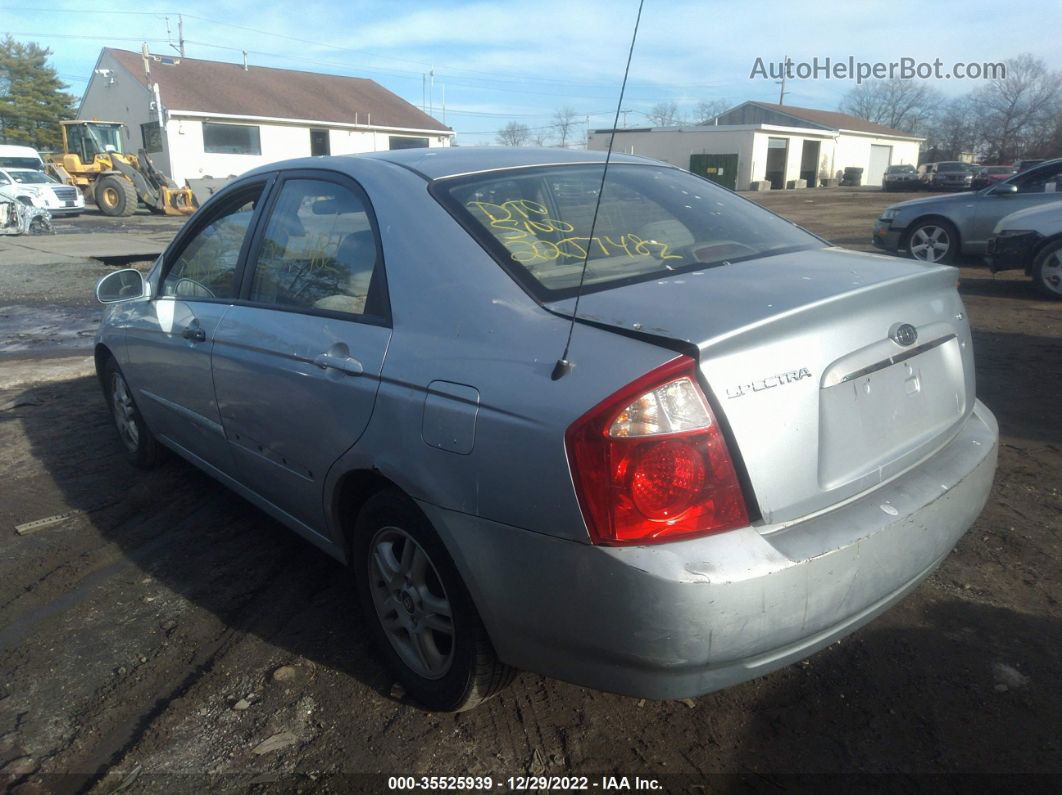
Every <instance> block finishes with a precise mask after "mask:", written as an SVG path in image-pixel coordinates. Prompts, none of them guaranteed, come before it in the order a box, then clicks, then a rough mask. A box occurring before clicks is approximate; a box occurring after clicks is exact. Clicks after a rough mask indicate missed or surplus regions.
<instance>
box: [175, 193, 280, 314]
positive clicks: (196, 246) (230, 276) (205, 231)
mask: <svg viewBox="0 0 1062 795" xmlns="http://www.w3.org/2000/svg"><path fill="white" fill-rule="evenodd" d="M261 195H262V186H261V185H256V186H253V187H251V188H248V189H247V190H246V191H241V192H240V193H238V194H237V195H235V196H233V197H232V198H231V199H229V200H228V201H227V202H225V203H224V204H223V205H222V206H221V207H219V208H218V210H217V211H216V213H215V214H214V215H213V217H212V218H211V220H210V221H209V222H208V223H207V224H206V225H205V226H203V227H202V228H201V229H200V230H199V231H198V232H197V233H196V234H195V235H194V236H193V237H192V239H191V240H189V241H188V242H187V243H186V244H185V245H184V247H183V248H182V249H181V250H180V251H179V252H178V254H177V255H176V257H175V259H174V260H173V264H172V265H171V266H170V267H169V269H168V270H167V272H166V276H165V278H164V279H163V281H162V290H161V295H166V296H173V297H176V298H185V299H188V298H215V299H222V300H224V299H233V298H235V297H236V295H237V293H238V287H237V284H236V266H237V264H238V262H239V259H240V249H241V248H242V247H243V243H244V239H245V238H246V237H247V229H248V227H249V226H250V223H251V219H252V217H253V216H254V210H255V207H256V205H257V203H258V199H259V197H260V196H261Z"/></svg>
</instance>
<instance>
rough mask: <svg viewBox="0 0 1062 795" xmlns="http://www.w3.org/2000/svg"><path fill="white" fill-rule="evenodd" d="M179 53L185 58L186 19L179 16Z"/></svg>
mask: <svg viewBox="0 0 1062 795" xmlns="http://www.w3.org/2000/svg"><path fill="white" fill-rule="evenodd" d="M177 48H178V49H177V52H179V53H180V54H181V57H182V58H183V57H184V17H183V16H181V15H180V14H178V15H177Z"/></svg>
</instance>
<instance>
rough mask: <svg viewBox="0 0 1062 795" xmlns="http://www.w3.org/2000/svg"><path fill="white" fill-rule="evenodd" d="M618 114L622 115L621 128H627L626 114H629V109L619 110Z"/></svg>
mask: <svg viewBox="0 0 1062 795" xmlns="http://www.w3.org/2000/svg"><path fill="white" fill-rule="evenodd" d="M620 113H622V114H623V128H624V129H626V128H627V114H628V113H630V110H629V109H625V110H621V111H620Z"/></svg>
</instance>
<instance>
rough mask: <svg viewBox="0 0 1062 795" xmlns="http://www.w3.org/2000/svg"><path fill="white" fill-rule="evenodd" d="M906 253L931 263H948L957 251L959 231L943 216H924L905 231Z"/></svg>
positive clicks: (952, 259) (953, 259)
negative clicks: (909, 229) (908, 230)
mask: <svg viewBox="0 0 1062 795" xmlns="http://www.w3.org/2000/svg"><path fill="white" fill-rule="evenodd" d="M905 245H906V247H907V255H908V256H909V257H911V259H916V260H919V261H921V262H928V263H931V264H933V265H950V264H951V263H952V262H954V261H955V257H956V256H957V255H958V253H959V233H958V231H957V230H956V229H955V225H954V224H952V223H951V222H950V221H946V220H944V219H943V218H925V219H923V220H921V221H918V222H917V223H916V224H914V225H913V226H912V227H911V231H910V232H908V233H907V238H906V241H905Z"/></svg>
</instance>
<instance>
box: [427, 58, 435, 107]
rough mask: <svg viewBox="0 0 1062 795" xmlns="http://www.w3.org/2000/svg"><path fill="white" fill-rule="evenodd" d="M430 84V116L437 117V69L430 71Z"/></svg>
mask: <svg viewBox="0 0 1062 795" xmlns="http://www.w3.org/2000/svg"><path fill="white" fill-rule="evenodd" d="M428 75H429V79H430V83H429V84H428V115H429V116H434V115H435V67H434V66H433V67H432V68H431V69H430V70H429V71H428Z"/></svg>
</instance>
